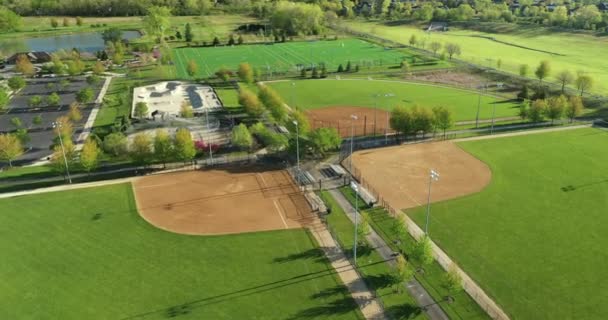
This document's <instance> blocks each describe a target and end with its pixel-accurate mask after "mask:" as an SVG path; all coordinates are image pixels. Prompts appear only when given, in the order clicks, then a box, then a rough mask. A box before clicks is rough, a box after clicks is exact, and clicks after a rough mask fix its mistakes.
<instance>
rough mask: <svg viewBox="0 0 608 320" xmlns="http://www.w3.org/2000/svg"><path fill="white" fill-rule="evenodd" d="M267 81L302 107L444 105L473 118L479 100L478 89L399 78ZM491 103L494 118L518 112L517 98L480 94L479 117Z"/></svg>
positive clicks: (459, 117)
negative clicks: (475, 90)
mask: <svg viewBox="0 0 608 320" xmlns="http://www.w3.org/2000/svg"><path fill="white" fill-rule="evenodd" d="M269 85H270V86H271V87H273V88H274V89H275V90H277V91H278V92H279V93H280V94H281V96H282V97H283V98H284V99H285V102H287V104H290V105H292V104H293V105H295V106H297V107H299V108H302V109H317V108H323V107H332V106H356V107H372V108H373V107H378V108H380V109H383V110H391V109H393V108H394V107H395V106H406V107H410V106H414V105H419V106H421V107H424V108H433V107H436V106H445V107H447V108H449V109H450V110H452V114H453V118H454V119H455V120H456V121H462V120H475V118H476V116H477V103H478V100H479V95H478V93H477V92H474V91H468V90H462V89H455V88H449V87H440V86H434V85H425V84H419V83H408V82H399V81H383V80H303V81H280V82H270V83H269ZM387 95H388V96H387ZM494 106H496V114H495V116H496V117H497V118H499V117H508V116H516V115H517V114H518V112H519V104H518V103H516V102H513V101H510V100H504V99H502V98H497V97H493V96H482V97H481V106H480V112H479V118H480V119H489V118H492V113H493V111H494V110H493V109H494ZM346 116H347V117H348V115H346Z"/></svg>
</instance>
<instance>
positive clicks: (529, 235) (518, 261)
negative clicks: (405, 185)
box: [408, 128, 608, 319]
mask: <svg viewBox="0 0 608 320" xmlns="http://www.w3.org/2000/svg"><path fill="white" fill-rule="evenodd" d="M460 146H461V147H462V148H464V149H465V150H467V151H469V152H471V153H472V154H473V155H475V156H476V157H478V158H479V159H481V160H482V161H484V162H485V163H487V164H488V165H489V166H490V168H491V170H492V182H491V183H490V185H489V186H488V187H487V188H486V189H484V190H483V191H482V192H480V193H477V194H473V195H470V196H466V197H463V198H459V199H455V200H450V201H446V202H440V203H436V204H433V205H432V208H431V222H430V230H429V233H430V236H431V238H432V239H433V240H434V241H435V242H436V243H437V244H438V245H439V246H441V247H442V248H443V249H444V250H446V252H447V253H448V254H449V255H450V256H451V257H452V258H453V259H454V260H455V261H456V262H457V263H458V264H459V265H460V266H461V267H463V269H464V270H465V271H466V272H467V273H468V274H469V275H470V276H472V277H473V278H474V279H475V280H476V281H478V282H479V283H480V284H481V286H482V287H483V288H484V289H485V290H486V291H487V292H488V293H489V294H490V295H491V296H492V297H494V298H495V299H496V302H498V304H500V305H501V306H503V307H504V309H505V310H506V312H507V313H508V314H510V315H511V317H512V318H513V319H604V318H605V315H606V314H608V306H607V305H606V304H605V302H606V301H608V278H607V277H606V275H607V273H606V265H608V252H607V251H606V250H605V248H606V246H608V215H607V214H606V208H607V207H608V167H607V166H606V159H607V158H608V132H606V131H602V130H599V129H590V128H589V129H576V130H569V131H561V132H553V133H544V134H531V135H526V136H518V137H508V138H500V139H489V140H479V141H469V142H462V143H460ZM443 174H449V173H443ZM438 183H441V181H439V182H438ZM408 214H410V216H412V217H413V218H414V220H415V221H416V222H417V223H418V224H419V225H423V223H424V216H425V209H424V208H417V209H414V210H410V211H409V212H408Z"/></svg>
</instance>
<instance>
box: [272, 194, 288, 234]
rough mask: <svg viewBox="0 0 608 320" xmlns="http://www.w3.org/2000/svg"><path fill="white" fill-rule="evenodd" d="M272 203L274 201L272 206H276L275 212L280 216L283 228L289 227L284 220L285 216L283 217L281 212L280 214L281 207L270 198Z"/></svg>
mask: <svg viewBox="0 0 608 320" xmlns="http://www.w3.org/2000/svg"><path fill="white" fill-rule="evenodd" d="M272 203H274V207H275V208H277V212H278V213H279V217H281V221H283V225H284V226H285V229H289V227H287V222H285V218H283V214H281V209H280V208H279V205H278V204H277V200H276V199H275V200H272Z"/></svg>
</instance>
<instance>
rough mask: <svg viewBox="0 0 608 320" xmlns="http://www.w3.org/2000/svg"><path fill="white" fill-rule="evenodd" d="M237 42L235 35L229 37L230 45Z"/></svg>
mask: <svg viewBox="0 0 608 320" xmlns="http://www.w3.org/2000/svg"><path fill="white" fill-rule="evenodd" d="M235 43H236V41H234V36H233V35H230V37H228V45H229V46H233V45H234V44H235Z"/></svg>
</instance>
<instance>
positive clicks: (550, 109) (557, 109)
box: [545, 95, 568, 124]
mask: <svg viewBox="0 0 608 320" xmlns="http://www.w3.org/2000/svg"><path fill="white" fill-rule="evenodd" d="M567 107H568V99H567V98H566V97H565V96H564V95H560V96H559V97H553V98H551V99H549V102H548V105H547V108H546V109H545V112H546V115H547V118H549V119H551V124H553V123H554V122H555V120H556V119H560V118H561V117H562V115H563V114H564V110H566V108H567Z"/></svg>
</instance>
